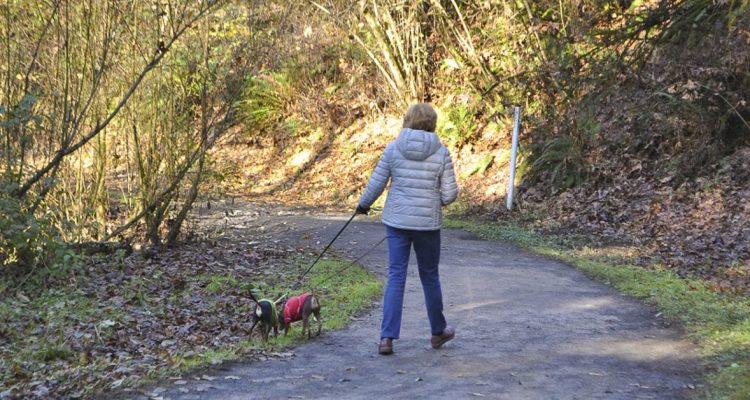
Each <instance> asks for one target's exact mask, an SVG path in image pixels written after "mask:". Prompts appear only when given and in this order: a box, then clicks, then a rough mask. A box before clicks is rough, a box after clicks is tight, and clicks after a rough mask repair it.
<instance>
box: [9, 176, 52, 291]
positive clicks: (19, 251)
mask: <svg viewBox="0 0 750 400" xmlns="http://www.w3.org/2000/svg"><path fill="white" fill-rule="evenodd" d="M13 188H14V185H13V184H8V183H7V182H0V266H2V270H1V271H2V274H3V275H6V276H10V277H12V276H14V275H18V274H22V273H26V272H29V271H32V270H33V269H34V268H36V267H37V266H49V267H51V266H54V265H56V264H57V262H58V261H62V260H63V257H64V256H65V249H64V246H63V243H62V241H61V240H60V238H59V235H58V232H57V230H56V228H55V227H54V225H53V224H52V221H51V218H50V217H49V216H41V217H39V216H36V215H34V214H33V213H32V212H31V211H30V210H29V209H28V207H27V205H26V204H25V203H24V202H23V201H21V200H20V199H18V198H17V197H16V196H14V195H13V194H12V191H13ZM0 292H1V290H0Z"/></svg>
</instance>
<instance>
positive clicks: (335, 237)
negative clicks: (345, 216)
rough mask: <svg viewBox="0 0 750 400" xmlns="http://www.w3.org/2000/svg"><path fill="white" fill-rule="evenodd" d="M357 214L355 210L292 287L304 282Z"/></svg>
mask: <svg viewBox="0 0 750 400" xmlns="http://www.w3.org/2000/svg"><path fill="white" fill-rule="evenodd" d="M356 216H357V212H356V211H355V212H354V214H352V216H351V217H350V218H349V220H348V221H346V223H345V224H344V226H342V227H341V229H340V230H339V233H337V234H336V236H334V237H333V240H331V242H330V243H328V245H327V246H326V247H325V248H324V249H323V251H322V252H320V255H318V258H316V259H315V261H313V263H312V264H310V266H309V267H308V268H307V270H305V272H304V273H302V275H300V276H299V278H298V279H297V283H295V284H294V285H293V286H292V287H297V285H299V284H300V283H301V282H302V279H304V277H305V275H307V274H308V273H309V272H310V270H312V269H313V267H314V266H315V264H317V263H318V261H320V259H321V258H323V254H325V253H326V251H328V249H329V248H330V247H331V245H333V242H335V241H336V239H338V238H339V236H341V233H343V232H344V229H346V227H347V226H349V224H350V223H351V222H352V220H354V217H356Z"/></svg>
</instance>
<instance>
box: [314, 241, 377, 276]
mask: <svg viewBox="0 0 750 400" xmlns="http://www.w3.org/2000/svg"><path fill="white" fill-rule="evenodd" d="M385 239H388V236H384V237H383V238H382V239H380V241H378V242H377V243H375V245H374V246H372V247H370V248H369V249H368V250H367V251H366V252H365V253H364V254H362V255H361V256H359V257H357V259H356V260H354V261H352V262H350V263H349V264H347V265H346V266H344V267H343V268H341V269H339V270H338V271H336V272H334V273H333V275H328V276H327V277H326V279H323V280H322V281H320V282H318V284H319V285H320V284H322V283H325V282H328V281H329V280H330V279H331V278H333V277H336V276H338V275H339V274H340V273H342V272H344V271H346V270H347V269H349V268H351V267H352V266H354V264H356V263H358V262H359V260H361V259H363V258H365V257H366V256H367V255H368V254H370V253H371V252H372V251H373V250H375V249H376V248H377V247H378V246H380V244H381V243H383V242H385Z"/></svg>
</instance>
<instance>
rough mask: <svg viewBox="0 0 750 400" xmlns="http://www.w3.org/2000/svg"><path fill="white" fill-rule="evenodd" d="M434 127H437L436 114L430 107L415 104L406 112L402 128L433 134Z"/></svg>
mask: <svg viewBox="0 0 750 400" xmlns="http://www.w3.org/2000/svg"><path fill="white" fill-rule="evenodd" d="M435 125H437V113H436V112H435V109H433V108H432V106H431V105H429V104H427V103H417V104H414V105H412V106H411V107H409V109H408V110H406V115H405V116H404V128H410V129H418V130H420V131H427V132H435Z"/></svg>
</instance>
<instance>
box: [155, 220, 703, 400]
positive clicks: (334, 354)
mask: <svg viewBox="0 0 750 400" xmlns="http://www.w3.org/2000/svg"><path fill="white" fill-rule="evenodd" d="M242 218H243V214H242V213H241V212H240V213H238V214H236V215H235V216H233V217H232V218H231V221H232V224H234V225H235V226H236V227H239V228H236V229H241V228H242V227H244V226H245V225H243V223H242ZM344 220H345V217H343V216H341V215H339V216H311V215H292V214H287V213H282V215H274V216H272V218H270V219H269V218H268V217H266V218H265V219H263V218H261V219H254V221H255V223H256V224H264V230H265V231H266V232H272V233H274V234H275V235H276V236H277V237H278V238H279V240H287V241H300V240H304V239H302V238H303V237H305V235H308V236H309V237H310V239H307V241H308V242H311V243H310V244H313V245H315V244H316V242H319V243H318V244H317V245H318V246H319V247H320V246H322V245H323V244H325V241H326V240H328V239H330V238H331V237H333V235H334V233H335V231H336V230H337V229H338V228H339V227H340V226H341V224H342V223H343V221H344ZM383 236H384V229H383V227H382V225H380V224H379V223H377V222H372V221H366V220H365V221H362V220H361V219H359V218H358V219H357V220H356V222H355V223H353V224H352V226H350V228H349V229H348V230H347V231H346V232H345V233H344V235H342V237H341V238H340V239H339V241H338V243H337V245H336V246H335V247H336V249H337V250H338V251H339V252H341V253H344V254H350V255H352V256H356V255H359V254H361V253H363V252H364V251H365V249H367V248H369V247H370V246H371V245H372V244H374V243H376V242H377V241H379V240H380V239H381V238H382V237H383ZM381 246H382V247H380V248H378V249H376V250H375V251H373V252H372V253H370V255H369V256H367V257H366V258H364V259H363V260H362V263H363V264H364V265H365V266H366V267H367V268H369V269H370V270H372V271H374V272H375V273H376V274H377V275H378V276H380V277H381V278H383V277H384V276H385V271H386V253H387V252H386V246H385V245H381ZM414 263H415V261H414V260H413V259H412V263H411V264H410V271H409V277H408V280H407V292H406V299H405V310H404V323H403V328H402V333H401V336H402V337H401V339H400V340H398V341H396V342H395V352H396V353H395V354H394V355H393V356H389V357H384V356H379V355H377V354H376V347H377V342H378V339H379V337H378V333H379V326H380V308H379V307H380V304H379V303H377V304H375V305H374V306H373V308H372V310H371V311H370V312H368V313H366V314H365V315H362V316H361V317H360V318H359V319H357V320H356V321H354V322H353V323H352V325H351V326H350V327H348V328H347V329H344V330H341V331H337V332H324V334H323V335H322V336H321V337H319V338H317V339H314V340H312V341H311V342H310V343H307V344H305V345H302V346H300V347H298V348H296V349H294V351H293V352H294V356H293V357H290V358H287V359H283V360H270V361H265V362H254V363H233V364H225V365H223V366H221V367H218V368H217V369H215V370H212V371H208V372H207V373H206V374H208V375H210V378H215V379H211V380H206V379H202V380H197V379H191V380H188V381H187V384H184V382H179V383H183V384H182V385H166V386H165V385H162V387H163V388H165V389H166V391H161V390H160V392H159V393H158V394H159V395H160V396H163V397H164V398H171V399H185V400H187V399H287V398H297V399H302V398H305V399H316V398H325V399H330V398H345V399H372V398H408V399H414V398H435V397H439V398H447V399H462V398H481V397H486V398H496V399H598V398H603V399H665V398H680V397H685V396H687V395H689V393H690V392H691V389H690V388H692V387H693V386H694V385H695V384H696V382H695V380H694V379H695V375H696V374H695V373H694V372H693V371H695V370H696V368H697V367H696V366H697V365H698V364H699V363H698V360H699V359H698V356H697V353H696V351H695V350H694V349H693V347H692V346H691V344H690V343H689V342H687V341H685V340H683V339H681V338H680V333H679V331H678V330H676V329H674V328H670V327H668V326H666V325H665V323H664V322H663V321H662V320H660V319H659V318H657V317H655V311H654V310H653V309H651V308H649V307H647V306H644V305H642V304H640V303H639V302H637V301H635V300H633V299H631V298H628V297H625V296H622V295H620V294H618V293H617V292H615V291H614V290H612V289H611V288H609V287H607V286H605V285H601V284H597V283H594V282H592V281H590V280H589V279H588V278H586V277H585V276H583V275H582V274H580V273H579V272H577V271H576V270H575V269H573V268H571V267H569V266H567V265H564V264H562V263H559V262H556V261H551V260H549V259H546V258H542V257H539V256H535V255H531V254H528V253H526V252H524V251H521V250H519V249H518V248H516V247H514V246H512V245H509V244H506V243H498V242H488V241H483V240H479V239H478V238H476V237H475V236H473V235H472V234H469V233H466V232H462V231H455V230H445V231H444V232H443V254H442V260H441V266H440V268H441V280H442V283H443V290H444V299H445V307H446V316H447V318H448V321H449V323H450V324H452V325H454V326H455V327H456V330H457V335H456V339H455V340H454V341H453V342H450V343H449V344H447V345H446V346H445V348H443V349H440V350H432V349H431V348H430V346H429V334H430V332H429V327H428V323H427V316H426V311H425V309H424V300H423V297H422V290H421V287H420V285H419V279H418V277H417V275H416V268H413V267H412V266H413V265H415V264H414ZM295 329H299V328H297V327H295Z"/></svg>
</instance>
